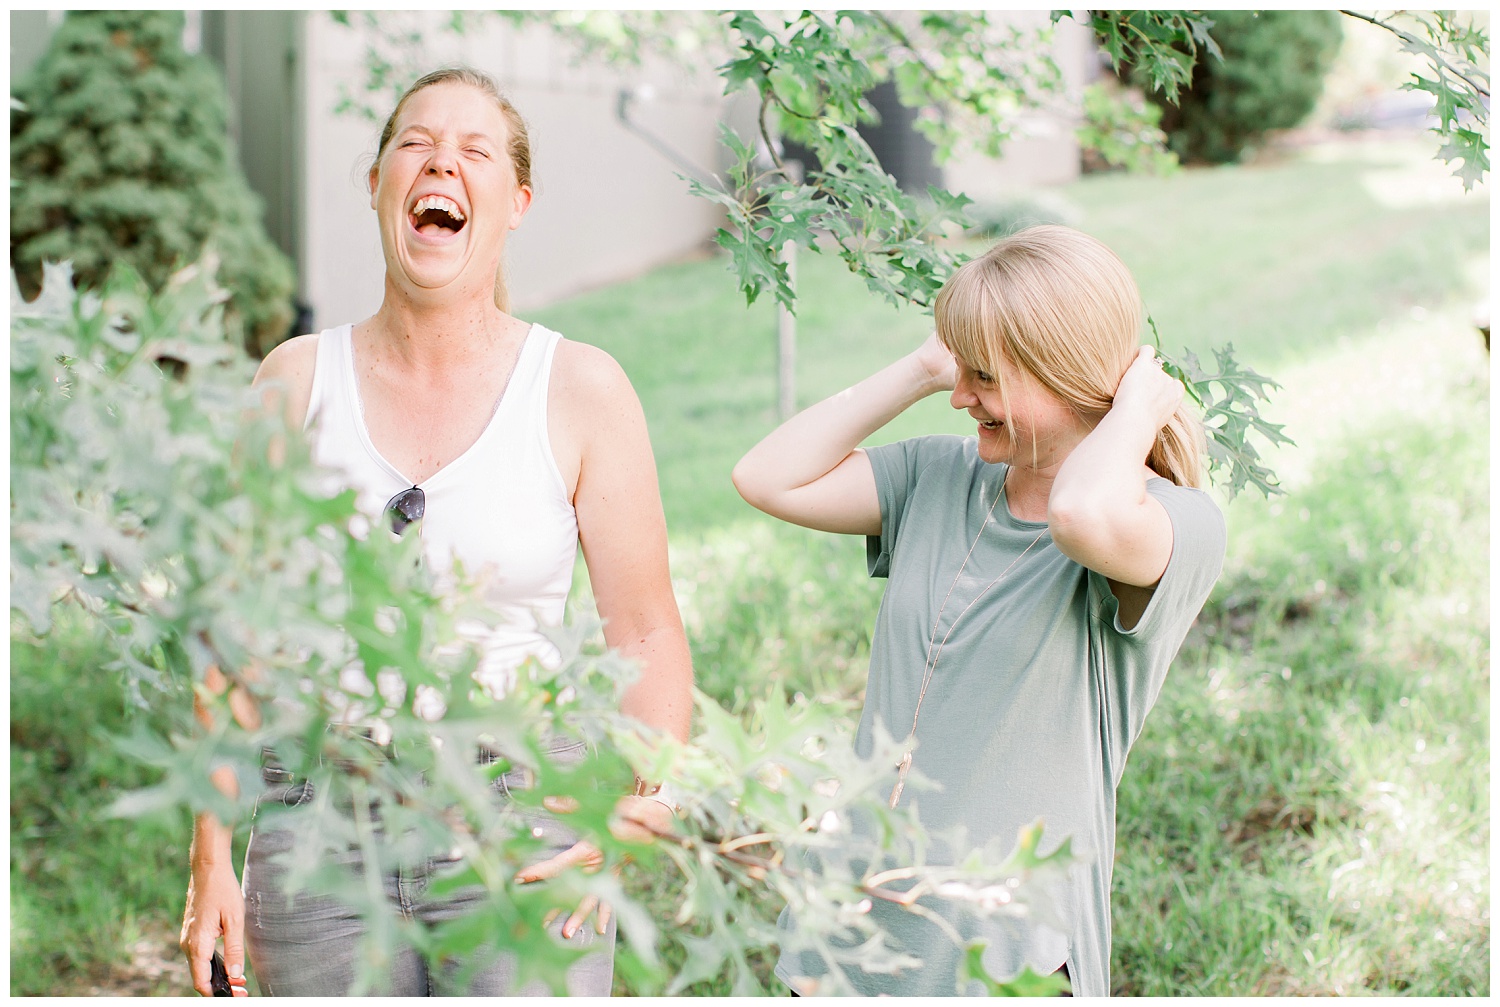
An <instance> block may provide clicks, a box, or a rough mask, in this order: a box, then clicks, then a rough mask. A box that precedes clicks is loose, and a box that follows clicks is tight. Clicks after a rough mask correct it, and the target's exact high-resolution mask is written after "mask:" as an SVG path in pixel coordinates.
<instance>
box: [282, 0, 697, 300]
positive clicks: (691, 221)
mask: <svg viewBox="0 0 1500 1007" xmlns="http://www.w3.org/2000/svg"><path fill="white" fill-rule="evenodd" d="M304 31H305V33H306V38H305V44H304V52H305V53H306V54H307V78H306V81H307V93H306V98H305V101H306V109H307V122H308V126H307V133H306V152H307V155H306V161H305V167H304V170H305V173H306V176H305V191H306V193H307V194H308V195H307V201H306V206H307V220H306V228H305V231H304V235H303V241H304V252H305V254H304V258H303V261H304V263H305V269H306V272H305V280H306V283H305V287H304V289H305V291H306V294H307V296H308V299H309V301H310V302H311V304H312V307H313V311H314V325H315V327H318V328H322V327H327V326H331V325H337V324H341V323H342V322H345V321H349V320H356V319H361V318H365V317H367V316H369V315H370V314H372V313H373V312H374V311H375V309H376V308H378V307H379V305H380V299H381V294H382V284H383V276H384V270H385V266H384V261H383V259H382V257H381V250H380V237H379V232H378V230H377V228H376V225H375V217H374V214H373V212H372V211H371V210H370V205H369V202H370V199H369V192H368V190H367V187H366V182H365V177H366V172H367V170H368V165H369V163H370V162H371V160H372V159H373V157H374V153H375V145H376V142H377V139H378V137H377V133H378V128H379V127H378V125H377V124H374V123H371V122H369V121H368V120H366V119H364V118H361V117H357V116H354V115H350V114H343V115H336V114H334V111H333V110H334V108H335V107H336V106H337V104H338V102H339V99H340V85H341V83H342V84H344V85H347V84H349V83H351V82H358V81H360V80H362V79H363V76H364V73H365V71H364V68H363V54H364V44H363V41H362V40H361V39H360V37H359V36H358V35H357V34H356V33H355V32H353V31H351V30H349V29H347V28H344V27H342V26H340V25H337V24H335V23H333V22H332V20H331V19H329V18H328V17H327V16H326V15H320V14H310V15H308V17H307V18H306V20H305V28H304ZM427 44H428V46H429V49H430V50H433V51H434V52H435V53H436V54H435V55H434V56H433V58H432V59H431V62H430V65H431V66H432V67H437V66H440V65H442V64H444V63H449V62H455V61H457V62H465V63H469V64H471V65H473V66H475V67H477V68H478V69H481V70H485V71H488V72H489V73H491V74H493V75H494V76H495V77H496V79H497V80H498V81H499V83H500V85H501V87H502V89H503V90H504V91H505V92H506V93H507V95H508V96H509V97H510V99H511V101H512V102H513V103H514V104H515V106H516V107H517V109H519V110H520V112H521V114H522V115H523V116H524V117H525V118H526V120H527V123H528V126H529V129H530V133H531V145H532V155H533V166H532V167H533V177H534V179H535V182H536V198H535V200H534V202H533V203H532V207H531V210H530V212H529V213H528V214H527V217H526V220H525V222H524V223H523V224H522V226H521V227H520V229H519V230H517V231H515V232H513V233H512V235H511V238H510V244H509V247H508V249H507V253H506V259H507V261H506V275H507V280H508V283H509V286H510V291H511V297H512V302H513V306H514V308H515V309H516V310H517V311H521V312H524V311H525V310H526V309H527V308H528V307H536V306H539V305H541V304H545V303H547V302H550V301H553V300H556V299H558V298H561V297H565V296H568V295H570V294H574V293H578V292H580V291H583V290H587V289H589V288H591V287H595V286H598V285H601V284H605V283H609V282H613V281H616V280H620V279H624V278H627V277H630V276H634V275H637V274H639V273H641V272H644V271H646V270H648V269H650V268H652V267H653V266H657V265H660V264H662V263H664V262H667V261H671V260H673V259H677V258H681V257H682V256H684V255H687V254H690V253H692V252H694V251H696V250H699V249H701V248H703V247H704V246H705V243H706V241H707V240H708V239H709V238H710V237H711V236H712V234H713V232H714V230H715V229H716V228H717V227H718V225H719V221H720V219H721V218H720V216H719V214H718V212H717V211H716V210H715V209H714V208H713V207H712V206H711V205H709V204H708V203H707V201H705V200H702V199H698V198H696V197H693V196H690V195H688V192H687V183H686V182H684V181H683V180H682V179H680V178H678V177H677V175H676V174H675V171H676V170H677V169H675V168H674V167H673V166H672V165H671V164H670V163H669V162H668V161H667V160H666V159H665V158H663V156H662V155H661V154H659V153H658V152H656V151H655V150H653V149H652V148H651V147H650V146H649V145H648V144H647V143H646V142H645V141H644V140H642V139H641V138H639V137H637V136H635V135H633V134H632V133H630V132H628V131H627V130H626V128H625V127H624V126H623V125H622V124H621V123H620V122H619V121H618V120H617V119H616V118H615V106H616V101H617V95H618V91H619V89H620V88H621V87H634V86H637V85H639V84H642V83H647V82H649V83H650V84H651V85H652V91H653V92H654V96H653V98H652V99H651V100H649V101H644V102H641V101H638V102H636V103H635V105H634V107H633V111H632V118H633V119H634V120H635V121H638V122H639V123H641V124H642V125H643V126H645V127H647V128H648V129H650V130H651V131H652V132H654V133H655V134H657V135H658V136H660V137H661V138H662V139H663V140H665V141H666V142H667V143H668V144H670V145H671V146H672V147H673V148H674V149H676V150H677V151H679V152H681V153H682V154H683V155H684V156H685V157H686V158H688V159H689V160H690V161H692V162H693V163H695V164H698V165H702V166H703V167H704V168H705V169H708V170H716V169H717V168H718V166H719V160H718V159H719V157H720V156H721V155H720V152H719V148H718V127H717V122H718V120H719V118H720V115H721V113H722V112H723V109H724V105H725V101H724V99H723V98H721V97H720V96H719V90H720V87H721V85H720V83H719V82H718V80H717V78H715V77H714V76H713V75H712V74H711V73H703V74H702V75H700V76H699V77H698V78H697V79H696V80H695V79H692V78H691V77H688V76H687V75H686V74H684V73H683V72H681V71H678V70H674V69H671V68H664V67H660V66H657V67H654V68H647V69H646V70H644V71H643V70H634V71H623V72H622V71H617V70H611V69H609V68H606V67H603V66H588V65H584V66H574V65H573V64H572V51H571V49H570V48H569V47H568V46H567V45H566V43H564V42H562V41H560V40H558V39H556V38H554V37H553V36H552V35H551V33H550V32H548V31H546V30H543V29H536V28H529V29H525V30H516V29H513V28H510V27H508V26H501V25H498V24H494V25H490V26H487V27H486V28H485V29H484V30H482V31H480V32H477V33H474V34H471V35H469V36H465V37H456V36H454V35H452V34H449V33H447V32H432V33H430V34H429V41H428V43H427Z"/></svg>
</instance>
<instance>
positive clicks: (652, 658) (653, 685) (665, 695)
mask: <svg viewBox="0 0 1500 1007" xmlns="http://www.w3.org/2000/svg"><path fill="white" fill-rule="evenodd" d="M606 635H607V634H606ZM619 651H620V653H621V654H622V655H623V656H625V657H628V658H631V659H632V660H635V661H636V662H638V663H639V664H640V666H641V677H640V678H639V679H637V680H636V681H635V683H634V684H632V685H631V686H630V688H628V689H626V690H625V696H624V698H623V699H622V700H621V703H620V712H622V713H624V714H625V715H626V716H627V717H631V718H634V719H635V720H638V721H640V722H641V723H643V724H645V725H646V726H648V727H650V728H652V729H654V730H657V731H660V732H662V733H663V734H669V735H671V736H672V737H674V738H676V739H677V740H678V741H687V740H688V732H689V730H690V729H691V726H692V719H693V659H692V655H691V654H690V652H689V650H688V643H687V636H686V635H685V634H684V633H683V631H682V630H681V628H680V624H679V625H678V626H676V627H674V626H670V625H662V626H659V627H657V628H656V629H654V630H651V631H648V632H646V633H644V634H642V635H640V636H638V637H636V638H634V639H630V640H626V641H624V642H623V643H622V644H621V645H620V647H619Z"/></svg>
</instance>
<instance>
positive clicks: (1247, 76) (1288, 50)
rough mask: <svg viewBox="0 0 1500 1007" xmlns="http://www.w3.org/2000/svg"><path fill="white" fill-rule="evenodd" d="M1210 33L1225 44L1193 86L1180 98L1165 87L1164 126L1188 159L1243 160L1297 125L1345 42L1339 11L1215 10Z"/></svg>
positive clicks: (1157, 98) (1154, 95)
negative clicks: (1274, 133) (1281, 131)
mask: <svg viewBox="0 0 1500 1007" xmlns="http://www.w3.org/2000/svg"><path fill="white" fill-rule="evenodd" d="M1210 16H1211V17H1212V18H1213V22H1214V24H1213V27H1212V28H1211V29H1210V30H1209V34H1210V35H1212V36H1213V39H1214V41H1216V42H1217V43H1218V44H1219V48H1220V49H1221V50H1223V53H1224V58H1223V59H1222V60H1221V59H1218V58H1216V57H1214V56H1211V55H1209V54H1207V53H1203V52H1200V53H1199V59H1198V61H1197V62H1196V64H1195V65H1194V67H1193V81H1192V86H1191V87H1189V88H1187V89H1185V90H1184V91H1183V92H1182V94H1181V95H1180V96H1179V102H1178V104H1176V105H1174V104H1172V103H1171V102H1169V101H1167V100H1166V99H1165V98H1164V97H1162V95H1161V94H1160V93H1159V92H1154V91H1153V92H1150V97H1151V100H1152V101H1154V102H1155V103H1156V104H1158V105H1159V106H1160V107H1161V109H1162V119H1161V127H1162V129H1163V130H1165V131H1166V133H1167V138H1168V140H1167V142H1168V145H1169V146H1170V147H1171V149H1172V150H1173V151H1174V152H1176V154H1177V156H1178V157H1180V158H1182V159H1183V160H1184V161H1186V162H1195V161H1196V162H1205V161H1206V162H1210V163H1214V164H1225V163H1229V162H1233V161H1238V160H1239V159H1240V158H1241V157H1242V156H1244V155H1245V154H1246V153H1248V152H1249V151H1251V150H1253V149H1255V148H1256V147H1259V146H1260V145H1261V144H1263V143H1264V142H1265V139H1266V136H1267V134H1268V133H1270V132H1271V131H1272V130H1277V129H1290V128H1291V127H1293V126H1296V125H1298V124H1299V123H1301V122H1302V121H1303V120H1304V119H1306V118H1307V116H1308V115H1309V114H1310V113H1311V112H1312V110H1313V106H1314V105H1315V104H1317V101H1318V97H1319V95H1321V94H1322V92H1323V80H1324V78H1325V76H1326V75H1327V73H1328V70H1329V69H1330V67H1331V66H1332V65H1333V60H1334V58H1335V57H1336V56H1337V55H1338V51H1339V46H1340V44H1341V43H1342V41H1343V27H1342V25H1341V24H1340V18H1341V15H1340V14H1339V13H1338V12H1337V11H1332V10H1260V11H1248V10H1222V11H1213V12H1212V13H1211V14H1210Z"/></svg>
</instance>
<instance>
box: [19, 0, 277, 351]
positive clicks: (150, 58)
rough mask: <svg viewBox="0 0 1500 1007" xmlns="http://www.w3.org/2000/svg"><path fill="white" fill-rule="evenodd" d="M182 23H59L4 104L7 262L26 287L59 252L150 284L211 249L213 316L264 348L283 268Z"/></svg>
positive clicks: (25, 289) (212, 85) (272, 338)
mask: <svg viewBox="0 0 1500 1007" xmlns="http://www.w3.org/2000/svg"><path fill="white" fill-rule="evenodd" d="M182 27H183V15H182V12H181V11H149V10H139V11H72V12H69V14H68V16H67V17H66V18H65V19H64V21H63V23H62V24H61V25H60V26H59V27H58V29H57V32H56V34H55V35H54V36H53V38H52V42H51V45H50V46H49V48H48V50H47V52H46V53H45V54H44V55H43V57H42V59H41V61H40V62H39V63H38V64H37V66H36V68H35V69H34V70H33V71H32V72H31V74H30V75H28V77H27V78H26V79H25V80H23V81H22V82H21V83H20V86H19V87H18V88H17V90H16V94H15V97H16V98H17V99H18V100H19V102H20V107H19V108H15V107H13V110H12V113H11V162H10V165H11V177H12V179H14V182H13V184H12V188H11V218H10V254H11V265H12V268H13V269H14V270H15V272H16V279H17V281H18V282H19V284H20V287H21V291H22V293H23V295H25V296H26V297H28V298H30V297H32V296H34V295H35V293H36V291H38V290H39V289H40V287H41V281H42V263H43V262H49V261H50V262H62V261H70V262H72V264H73V275H74V277H75V279H76V282H78V283H79V285H80V286H87V287H98V286H100V285H102V283H103V282H104V278H105V274H106V273H107V272H108V271H109V269H110V267H111V266H112V265H113V264H115V263H116V262H123V263H128V264H129V265H130V266H132V267H134V268H135V270H136V271H137V272H139V273H140V275H141V276H142V277H144V278H145V280H146V281H147V282H148V283H149V284H150V285H151V286H153V287H159V286H161V284H162V283H163V282H165V280H166V279H167V277H168V276H170V275H171V274H172V273H173V272H174V271H175V270H177V269H179V268H181V267H183V266H185V265H188V264H190V263H193V262H196V261H197V260H198V259H199V258H200V257H202V256H203V255H204V253H205V252H207V251H212V253H213V254H215V255H216V256H217V258H218V263H219V273H218V275H219V281H220V282H221V283H222V284H223V285H224V287H225V288H226V289H227V290H228V291H229V317H228V318H227V319H226V320H227V321H228V322H229V323H230V324H231V326H233V327H235V328H238V329H240V330H241V334H242V336H243V339H244V342H245V346H246V348H247V349H248V350H250V351H251V352H253V353H257V354H259V355H263V354H264V353H265V352H267V351H268V350H270V348H271V347H272V346H274V345H275V344H276V343H277V342H279V341H281V340H282V339H284V338H285V337H286V336H287V334H288V332H287V330H288V326H289V325H290V324H291V320H292V294H293V287H294V283H293V276H292V266H291V263H290V262H289V261H288V260H287V258H286V256H285V255H283V254H282V253H281V251H280V250H279V249H278V248H277V247H276V246H275V244H274V243H273V242H272V241H271V239H270V237H269V236H268V235H267V234H266V232H265V229H264V227H263V226H262V224H261V206H260V201H259V199H258V198H257V197H256V196H255V194H254V193H253V192H252V191H251V190H250V187H249V185H248V184H247V183H246V181H245V178H244V176H243V175H242V174H241V172H240V170H239V168H238V166H237V165H236V163H235V160H234V157H233V155H232V152H231V150H230V145H229V131H228V111H227V110H228V99H227V96H226V93H225V87H224V83H223V81H222V79H221V78H220V77H219V75H218V73H217V71H216V70H215V68H214V67H213V65H212V64H211V63H210V62H209V61H208V60H207V59H205V58H204V57H201V56H196V55H191V54H189V53H188V52H186V51H185V50H184V49H183V47H182ZM231 331H234V329H233V328H232V329H231Z"/></svg>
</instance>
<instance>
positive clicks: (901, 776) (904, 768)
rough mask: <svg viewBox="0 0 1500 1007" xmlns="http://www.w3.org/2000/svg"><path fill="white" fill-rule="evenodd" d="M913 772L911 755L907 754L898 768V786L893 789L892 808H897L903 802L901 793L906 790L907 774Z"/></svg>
mask: <svg viewBox="0 0 1500 1007" xmlns="http://www.w3.org/2000/svg"><path fill="white" fill-rule="evenodd" d="M910 770H911V753H910V752H907V753H906V754H905V755H903V756H901V762H900V764H899V765H898V766H896V785H895V786H894V787H892V788H891V807H892V808H895V807H896V804H897V803H898V802H900V800H901V791H902V790H905V789H906V774H907V772H908V771H910Z"/></svg>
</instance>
